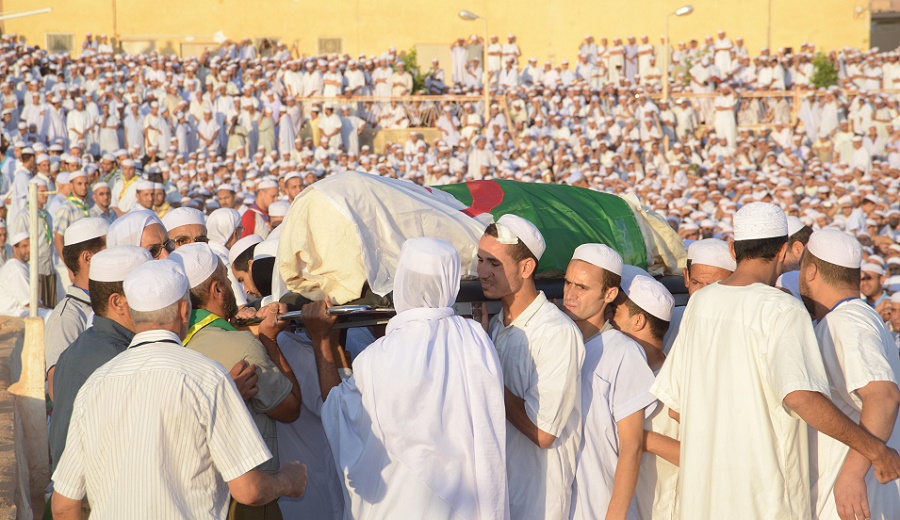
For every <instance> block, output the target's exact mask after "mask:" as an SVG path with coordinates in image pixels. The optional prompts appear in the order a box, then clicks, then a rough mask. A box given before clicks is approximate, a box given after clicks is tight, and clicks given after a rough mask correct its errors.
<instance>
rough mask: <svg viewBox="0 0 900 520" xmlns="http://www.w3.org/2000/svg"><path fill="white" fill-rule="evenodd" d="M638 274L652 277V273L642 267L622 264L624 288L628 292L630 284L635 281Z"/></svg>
mask: <svg viewBox="0 0 900 520" xmlns="http://www.w3.org/2000/svg"><path fill="white" fill-rule="evenodd" d="M637 276H646V277H649V278H652V277H651V276H650V273H648V272H647V271H644V270H643V269H641V268H640V267H638V266H636V265H629V264H624V265H623V266H622V284H621V287H622V290H623V291H625V292H626V293H627V292H628V286H629V285H631V282H632V281H634V279H635V277H637Z"/></svg>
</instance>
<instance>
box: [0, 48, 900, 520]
mask: <svg viewBox="0 0 900 520" xmlns="http://www.w3.org/2000/svg"><path fill="white" fill-rule="evenodd" d="M490 40H491V41H490V43H488V44H487V48H486V49H485V48H484V47H483V45H484V44H485V42H482V41H480V40H478V38H477V37H473V38H470V39H469V40H468V41H466V40H464V39H463V40H460V41H457V42H455V43H454V44H453V46H452V48H451V55H452V56H453V60H452V67H453V73H452V75H451V79H450V80H449V81H447V80H446V79H445V78H444V77H443V72H442V71H441V70H440V69H439V63H434V64H433V67H432V70H431V71H429V73H428V74H427V78H426V83H425V85H426V86H425V88H426V89H428V90H429V91H430V92H432V93H441V94H447V93H457V94H464V93H472V92H475V91H478V90H479V89H480V88H481V87H482V85H481V83H480V81H481V78H482V77H484V76H483V74H482V69H480V67H481V61H480V57H481V56H482V54H483V53H484V52H485V51H486V53H487V56H488V59H487V68H488V72H489V74H488V77H489V78H490V79H489V81H491V82H492V90H493V93H494V95H496V96H498V97H500V96H502V97H503V98H504V99H505V100H506V101H507V104H508V110H503V109H501V107H500V106H499V105H491V106H489V107H484V106H483V105H482V104H481V102H480V101H475V100H474V99H476V98H474V97H473V101H472V102H471V103H466V104H457V102H455V101H454V102H446V103H437V102H422V103H413V102H408V101H405V102H399V101H396V100H393V101H383V100H379V101H377V102H375V101H373V102H358V101H353V102H352V103H350V102H348V103H343V102H341V101H340V96H343V95H372V96H377V97H379V98H382V97H384V98H387V97H390V96H406V95H409V94H413V91H412V89H413V78H412V75H411V74H410V73H409V72H407V71H405V70H404V69H405V66H404V65H403V62H402V60H400V58H401V56H398V54H397V53H396V50H394V49H392V50H390V51H389V52H387V53H385V54H383V55H381V56H378V57H375V58H367V57H365V56H361V57H360V58H359V59H357V60H352V59H351V58H350V57H349V56H317V57H305V56H299V55H297V53H296V51H295V50H289V49H287V47H286V46H285V45H283V44H274V45H269V46H267V47H266V48H265V49H256V48H255V47H254V46H253V45H252V44H251V43H250V42H249V40H245V41H243V42H240V43H237V42H234V43H232V42H229V43H227V44H226V45H224V46H223V47H222V48H221V49H220V50H219V51H217V52H214V53H206V54H204V55H203V56H202V57H200V58H197V59H184V60H182V59H179V58H177V57H173V56H161V55H155V54H153V55H138V56H130V55H123V54H116V53H114V52H113V49H112V47H111V46H110V45H109V44H108V43H107V42H106V41H105V38H104V37H98V38H97V39H94V38H93V37H89V38H88V39H87V40H86V41H85V43H84V45H83V51H82V53H81V54H80V56H78V57H73V56H69V55H65V54H49V53H46V52H45V51H42V50H40V49H36V48H33V47H29V46H27V45H26V44H25V43H24V42H22V41H19V40H18V39H17V38H15V36H4V37H3V39H2V41H0V46H2V52H3V53H2V54H0V71H2V72H3V74H5V78H6V81H5V82H4V83H2V85H0V90H2V92H0V101H2V105H3V113H2V122H3V134H2V145H0V148H2V151H3V152H4V159H3V162H2V163H0V194H2V199H0V217H2V219H3V220H0V222H2V225H0V246H2V247H0V260H2V262H3V265H2V267H0V314H3V315H13V316H25V315H28V314H29V312H30V311H31V308H30V305H31V302H30V298H29V295H30V293H29V290H28V287H29V286H28V266H27V264H28V262H29V259H30V257H31V255H32V254H34V255H37V265H38V273H39V281H40V285H39V292H40V297H39V306H40V308H39V309H37V310H36V311H37V313H38V314H39V315H40V316H42V317H44V318H45V320H46V332H45V351H46V370H47V383H48V388H47V389H48V400H49V401H48V402H49V404H50V406H51V415H50V453H51V460H52V465H53V470H54V471H53V495H52V499H51V506H50V507H51V508H52V511H53V513H54V515H55V516H56V517H58V518H78V517H81V516H82V515H83V514H85V513H86V512H87V511H90V512H91V514H96V515H99V517H101V518H105V517H117V518H119V517H121V518H124V517H147V518H159V517H170V516H171V517H189V518H195V517H197V518H206V517H209V518H221V517H226V516H227V517H230V518H270V517H274V518H278V517H280V516H281V515H283V516H285V517H287V518H294V517H298V518H299V517H310V518H335V519H338V518H343V517H350V518H383V517H412V518H460V517H462V518H484V519H487V518H514V519H520V518H566V517H569V518H591V519H592V518H600V517H607V518H629V519H634V518H641V519H648V518H672V517H673V516H678V517H681V518H713V517H726V518H823V519H826V518H842V519H847V518H867V519H868V518H884V519H893V518H900V487H898V483H897V480H896V479H897V477H898V476H900V456H898V454H897V452H896V451H895V450H896V449H897V448H898V447H900V432H898V431H897V429H896V428H895V423H896V420H897V415H898V414H897V409H898V406H900V390H898V388H897V383H898V378H900V353H898V345H900V339H898V338H900V245H898V243H897V242H898V234H900V197H898V191H900V108H898V104H897V100H896V99H895V97H894V95H893V94H891V93H890V92H882V91H883V90H885V89H891V88H893V86H894V82H895V81H896V80H895V79H894V78H895V77H897V78H900V67H897V63H898V62H897V55H896V54H895V53H892V52H890V53H879V52H877V51H867V52H858V51H853V50H850V49H843V50H841V51H838V52H834V53H832V61H833V63H834V64H835V66H836V67H837V70H838V75H839V78H840V81H841V85H840V87H838V88H831V89H826V90H812V89H810V90H809V92H808V95H805V96H803V97H802V102H801V106H799V107H794V108H796V109H797V111H798V118H797V121H794V120H793V118H792V116H791V110H792V107H791V106H790V105H788V101H787V98H784V97H780V98H773V99H775V100H776V101H773V102H772V103H771V105H770V106H768V107H763V106H762V104H761V103H760V101H759V98H741V94H742V93H746V92H748V91H749V90H768V91H778V90H790V89H794V90H805V89H808V88H809V85H810V78H811V76H812V73H813V70H812V65H811V56H812V53H813V52H814V51H815V48H814V47H813V46H812V45H803V46H802V47H801V49H800V51H799V52H797V53H791V52H789V51H784V50H783V51H780V52H777V53H771V54H770V53H769V51H768V50H763V51H762V52H761V54H760V55H759V56H758V57H756V58H754V59H752V60H751V59H750V58H749V55H748V54H747V51H746V48H744V47H743V45H742V42H741V41H740V39H737V40H735V42H734V43H733V44H732V42H731V41H730V40H729V39H728V38H727V37H726V36H725V34H724V33H720V34H719V35H718V39H713V38H708V39H707V40H706V42H705V43H703V44H701V43H698V42H696V41H691V42H690V43H688V44H679V45H677V46H676V47H675V48H673V49H669V48H668V47H667V46H665V45H663V46H662V47H660V46H654V45H652V44H650V43H649V42H648V39H647V38H646V37H643V38H641V43H640V44H638V43H637V42H636V39H635V38H628V39H627V42H628V43H627V44H623V43H622V41H619V40H618V39H614V40H613V42H612V45H608V43H607V41H606V40H605V39H601V40H600V42H599V43H595V42H594V41H593V39H592V38H590V37H586V38H585V41H584V43H583V44H582V45H581V47H580V49H579V54H578V55H579V60H578V61H579V64H578V66H576V67H575V68H574V69H571V70H570V69H569V64H568V63H567V62H565V61H563V62H560V63H559V66H558V67H555V66H554V64H553V63H547V64H544V67H543V69H542V70H538V67H537V65H536V60H533V59H529V60H528V64H527V65H524V64H523V63H520V60H521V59H522V57H521V53H520V52H519V49H518V46H517V44H516V41H515V37H514V36H512V35H510V37H509V38H508V43H506V44H500V43H498V41H497V40H498V39H497V38H491V39H490ZM669 51H670V52H671V57H670V58H671V59H670V65H671V67H670V70H669V71H667V76H668V77H669V78H670V80H671V81H672V93H673V94H674V95H675V97H676V98H679V96H685V97H683V98H679V99H678V100H677V102H675V103H672V104H671V105H672V106H670V102H669V100H666V99H657V98H656V97H654V96H651V95H647V94H650V93H654V92H657V91H658V90H659V87H660V80H661V78H662V77H663V75H662V74H659V66H660V65H659V64H658V63H657V62H656V56H658V55H660V54H661V53H663V52H669ZM713 91H715V92H717V95H716V96H715V97H709V98H695V97H690V96H688V93H691V92H713ZM310 97H312V98H314V99H318V98H320V97H322V98H329V97H330V98H332V101H327V102H325V103H323V104H319V103H318V102H317V101H314V100H307V99H305V98H310ZM485 108H486V109H487V115H484V111H485ZM429 120H433V121H434V126H435V127H436V128H438V129H439V130H440V132H441V134H442V138H440V139H438V140H436V141H434V142H430V143H429V142H426V141H425V139H424V138H423V137H422V136H421V135H419V134H417V133H415V132H413V133H411V135H410V137H409V139H408V140H407V141H406V142H403V143H400V144H395V145H390V146H389V147H388V148H387V149H386V150H385V153H384V154H375V153H373V151H372V150H371V148H370V147H368V146H365V145H361V139H362V135H363V130H364V129H366V128H375V129H379V128H403V127H408V126H416V125H420V124H423V123H425V122H427V121H429ZM758 123H764V124H763V125H761V126H760V125H758ZM747 125H751V126H747ZM306 135H309V137H305V136H306ZM345 171H361V172H366V173H370V174H373V175H381V176H389V177H395V178H398V179H403V180H408V181H412V182H416V183H419V184H426V185H439V184H449V183H456V182H463V181H470V180H482V179H516V180H520V181H523V182H542V183H567V184H569V185H572V186H575V187H578V188H581V189H594V190H600V191H608V192H612V193H617V194H625V193H632V194H635V195H636V196H637V197H638V198H639V200H640V201H641V203H642V204H644V205H645V206H646V207H647V208H648V209H651V210H653V211H655V212H657V213H659V214H660V215H662V216H663V217H665V218H666V219H668V221H669V223H670V225H671V227H672V228H673V229H674V230H675V231H677V233H678V235H679V236H680V237H681V238H682V239H683V240H684V244H685V246H688V247H687V265H686V267H685V269H684V273H683V274H684V278H685V286H686V288H687V291H688V293H689V295H690V300H689V302H690V303H689V304H688V306H687V307H675V305H674V298H673V297H672V295H671V294H670V293H669V292H668V290H667V289H666V288H665V287H664V286H663V285H662V284H660V283H659V282H658V281H656V280H655V279H654V278H653V277H651V276H649V275H648V274H647V273H646V272H644V271H642V270H641V269H640V268H638V267H635V266H629V265H625V264H623V260H622V257H621V256H620V254H619V253H617V252H616V251H614V250H613V249H611V248H609V247H607V246H606V245H603V244H584V245H582V246H581V247H579V248H578V249H577V250H575V252H574V255H573V256H572V259H571V261H570V263H569V264H568V269H567V270H566V273H565V283H564V293H565V296H564V298H563V299H562V300H561V301H558V302H554V301H549V300H548V299H547V298H546V297H545V296H544V294H543V293H542V292H540V291H538V290H537V288H536V286H535V282H534V273H535V272H536V268H537V265H538V263H539V261H540V258H541V256H542V255H543V253H544V250H545V248H546V244H545V241H544V237H543V236H542V234H541V232H540V231H539V230H538V229H537V228H536V227H535V226H534V224H533V223H531V222H528V221H527V220H525V219H522V218H521V217H517V216H515V215H505V216H503V217H501V218H499V219H498V220H497V221H496V222H495V223H494V224H491V225H490V226H488V227H487V228H486V229H485V231H484V235H483V236H482V237H481V239H480V241H479V244H478V277H479V280H480V281H481V285H482V289H483V292H484V294H485V296H486V297H487V298H489V299H492V300H499V301H500V302H501V307H502V311H501V312H500V313H499V314H497V315H495V316H493V317H488V316H487V315H484V316H478V315H476V316H474V317H473V318H474V320H468V319H464V318H462V317H459V316H455V315H454V313H453V310H452V305H453V303H454V302H455V300H456V296H457V293H458V291H459V281H460V280H459V279H460V275H459V273H460V260H459V254H458V253H457V251H456V250H455V249H454V247H453V246H452V245H450V244H448V243H446V242H444V241H442V240H438V239H436V238H412V239H410V240H408V241H407V242H406V243H405V244H404V245H403V248H402V251H401V255H400V261H399V264H398V266H397V269H396V273H395V274H394V291H393V305H394V308H395V310H396V312H397V314H396V316H395V317H394V318H392V319H391V321H390V322H389V323H388V325H387V327H386V329H383V330H378V329H368V328H354V329H351V330H350V332H349V333H347V337H346V341H340V340H339V338H340V336H339V335H338V334H336V333H335V329H334V326H335V323H336V318H335V317H334V316H332V315H331V314H329V312H328V307H329V306H330V303H329V302H328V301H319V302H312V303H308V304H306V305H305V306H303V307H302V322H303V328H302V329H298V330H295V329H294V328H293V327H290V326H289V324H288V322H287V321H284V320H279V319H277V318H278V316H279V315H281V314H283V313H284V312H285V311H286V310H287V306H286V305H285V304H284V303H281V302H279V301H278V298H277V296H278V295H279V294H283V290H282V289H283V287H279V286H283V284H284V282H283V280H281V279H280V275H279V274H278V270H277V269H276V254H277V251H278V244H279V237H280V232H281V229H282V228H281V226H280V223H281V221H282V220H283V219H284V218H285V216H286V215H287V214H288V210H289V209H290V207H291V204H292V203H293V201H294V200H295V199H296V198H297V197H298V196H301V194H302V192H303V190H304V189H307V188H308V187H309V186H310V185H313V184H314V183H315V182H317V181H318V180H319V179H321V178H323V177H328V176H333V175H340V174H341V173H342V172H345ZM29 188H32V189H34V190H36V191H37V192H38V196H37V200H36V204H37V213H38V217H39V218H38V226H39V229H37V230H34V236H36V237H37V243H36V244H32V241H31V235H32V233H31V232H32V231H33V230H32V229H31V223H30V220H29V209H31V208H30V204H31V203H30V202H29V200H28V198H27V194H28V191H29ZM573 189H574V188H573ZM7 229H8V231H7ZM238 319H241V320H245V321H246V320H250V321H254V320H255V321H258V322H260V323H259V328H258V332H256V333H253V332H248V331H241V330H238V329H237V328H236V327H235V325H236V323H237V320H238ZM479 321H480V322H481V323H478V322H479ZM344 343H345V344H344ZM176 346H177V348H176ZM182 346H184V347H186V348H181V347H182ZM279 497H280V498H279Z"/></svg>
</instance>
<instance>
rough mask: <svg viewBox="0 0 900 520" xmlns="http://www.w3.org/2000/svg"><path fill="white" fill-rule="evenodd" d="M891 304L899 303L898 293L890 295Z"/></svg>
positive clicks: (899, 294) (899, 296)
mask: <svg viewBox="0 0 900 520" xmlns="http://www.w3.org/2000/svg"><path fill="white" fill-rule="evenodd" d="M891 303H900V292H895V293H894V294H892V295H891Z"/></svg>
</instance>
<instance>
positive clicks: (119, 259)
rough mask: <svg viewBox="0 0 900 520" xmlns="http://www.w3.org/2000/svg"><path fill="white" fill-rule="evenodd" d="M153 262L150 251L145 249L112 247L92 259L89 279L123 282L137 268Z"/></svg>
mask: <svg viewBox="0 0 900 520" xmlns="http://www.w3.org/2000/svg"><path fill="white" fill-rule="evenodd" d="M152 260H153V257H152V256H150V251H147V250H146V249H144V248H143V247H138V246H116V247H110V248H108V249H104V250H103V251H100V252H98V253H97V254H95V255H94V256H92V257H91V269H90V273H89V275H88V277H89V278H90V279H91V280H93V281H95V282H121V281H124V280H125V278H127V277H128V274H129V273H131V271H133V270H134V268H135V267H137V266H139V265H141V264H143V263H145V262H150V261H152Z"/></svg>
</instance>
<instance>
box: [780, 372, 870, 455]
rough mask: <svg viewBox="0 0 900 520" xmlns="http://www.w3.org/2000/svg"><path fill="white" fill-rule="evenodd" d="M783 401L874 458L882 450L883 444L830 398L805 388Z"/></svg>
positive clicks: (824, 430)
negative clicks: (845, 413) (842, 411)
mask: <svg viewBox="0 0 900 520" xmlns="http://www.w3.org/2000/svg"><path fill="white" fill-rule="evenodd" d="M784 403H785V404H786V405H788V407H789V408H791V409H792V410H794V411H795V412H796V413H797V415H799V416H800V418H801V419H803V420H804V421H806V423H807V424H809V425H810V426H812V427H813V428H815V429H816V430H818V431H820V432H822V433H824V434H825V435H828V436H829V437H832V438H833V439H835V440H837V441H840V442H842V443H844V444H846V445H847V446H849V447H850V448H852V449H854V450H856V451H858V452H859V453H861V454H862V455H863V456H864V457H865V458H866V459H867V460H869V461H874V460H875V459H876V458H878V456H879V455H881V454H882V451H883V450H882V449H881V448H883V447H884V444H883V443H882V442H881V441H879V440H878V439H876V438H875V437H874V436H873V435H872V434H870V433H869V432H867V431H865V430H863V429H862V428H860V426H859V425H858V424H856V423H854V422H853V421H851V420H850V418H849V417H847V416H846V415H844V414H843V413H841V411H840V410H838V408H837V407H836V406H835V405H834V403H832V402H831V400H830V399H828V398H827V397H825V396H824V395H822V394H820V393H819V392H812V391H806V390H798V391H795V392H791V393H790V394H788V395H787V396H786V397H785V398H784Z"/></svg>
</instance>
